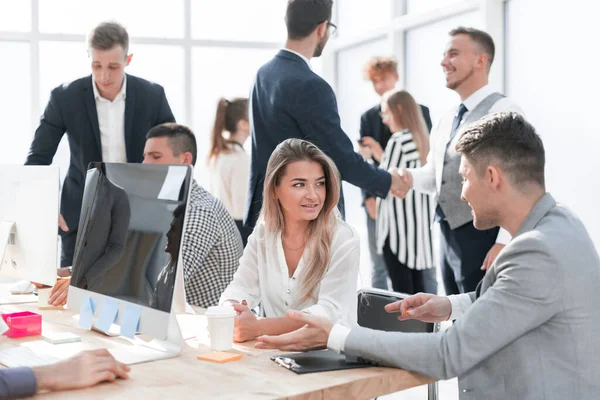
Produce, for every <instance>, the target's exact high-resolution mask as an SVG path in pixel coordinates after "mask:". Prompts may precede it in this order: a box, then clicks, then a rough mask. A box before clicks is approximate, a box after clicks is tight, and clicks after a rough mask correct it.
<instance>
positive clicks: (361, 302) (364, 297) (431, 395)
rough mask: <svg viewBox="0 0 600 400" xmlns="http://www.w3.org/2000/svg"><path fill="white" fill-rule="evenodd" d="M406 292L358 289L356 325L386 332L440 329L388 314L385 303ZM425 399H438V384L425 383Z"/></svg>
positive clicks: (402, 295)
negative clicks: (400, 319) (402, 319)
mask: <svg viewBox="0 0 600 400" xmlns="http://www.w3.org/2000/svg"><path fill="white" fill-rule="evenodd" d="M408 296H409V295H408V294H404V293H397V292H391V291H388V290H381V289H374V288H365V289H361V290H359V291H358V325H360V326H362V327H364V328H370V329H376V330H379V331H386V332H411V333H415V332H417V333H418V332H428V333H435V332H438V331H439V329H440V324H438V323H435V324H434V323H427V322H421V321H417V320H407V321H398V319H397V315H396V314H388V313H387V312H386V311H385V309H384V308H383V307H384V306H385V305H386V304H389V303H392V302H395V301H398V300H402V299H404V298H406V297H408ZM427 399H428V400H438V384H437V382H433V383H430V384H428V385H427Z"/></svg>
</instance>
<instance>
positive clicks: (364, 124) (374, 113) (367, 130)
mask: <svg viewBox="0 0 600 400" xmlns="http://www.w3.org/2000/svg"><path fill="white" fill-rule="evenodd" d="M420 107H421V113H422V114H423V119H424V120H425V125H427V131H428V132H431V126H432V125H431V116H430V115H429V108H427V107H425V106H424V105H420ZM380 112H381V104H377V105H376V106H373V107H371V108H369V109H368V110H367V111H365V112H364V113H363V115H361V116H360V137H361V138H363V137H365V136H370V137H372V138H373V139H375V140H376V141H378V142H379V144H381V148H382V149H383V150H385V146H386V145H387V142H388V141H389V140H390V137H392V133H391V132H390V128H388V127H387V125H385V124H384V123H383V121H382V120H381V116H380V115H379V113H380ZM373 163H374V164H375V165H379V163H378V162H377V161H375V160H373ZM369 197H375V195H373V194H372V193H369V192H368V191H366V190H363V200H366V199H368V198H369Z"/></svg>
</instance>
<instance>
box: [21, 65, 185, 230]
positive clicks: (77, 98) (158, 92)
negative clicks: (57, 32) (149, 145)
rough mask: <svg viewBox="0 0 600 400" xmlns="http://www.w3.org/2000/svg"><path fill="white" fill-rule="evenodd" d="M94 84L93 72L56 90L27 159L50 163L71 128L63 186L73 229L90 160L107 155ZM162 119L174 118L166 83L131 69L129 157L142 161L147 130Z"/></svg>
mask: <svg viewBox="0 0 600 400" xmlns="http://www.w3.org/2000/svg"><path fill="white" fill-rule="evenodd" d="M92 84H93V83H92V77H91V75H90V76H87V77H85V78H80V79H77V80H76V81H73V82H71V83H68V84H64V85H61V86H58V87H57V88H55V89H53V90H52V92H51V94H50V100H49V101H48V105H47V106H46V109H45V110H44V114H43V115H42V117H41V119H40V126H39V127H38V128H37V130H36V131H35V136H34V138H33V142H32V143H31V148H30V149H29V155H28V156H27V161H26V162H25V164H26V165H49V164H51V163H52V159H53V158H54V155H55V154H56V149H57V148H58V145H59V143H60V141H61V139H62V137H63V135H64V134H65V132H66V133H67V138H68V140H69V148H70V151H71V161H70V165H69V170H68V172H67V175H66V176H65V181H64V185H63V188H62V197H61V201H60V210H61V214H62V215H63V217H64V218H65V221H66V223H67V225H68V226H69V229H70V230H76V229H77V226H78V225H79V214H80V212H81V201H82V197H83V188H84V184H85V176H86V173H87V169H88V165H89V164H90V163H91V162H95V161H103V160H102V147H101V143H100V128H99V124H98V113H97V112H96V100H95V99H94V89H93V87H92ZM163 122H175V117H173V113H172V112H171V108H170V107H169V103H168V102H167V98H166V96H165V91H164V89H163V87H162V86H160V85H157V84H155V83H152V82H148V81H147V80H144V79H141V78H138V77H135V76H132V75H129V74H127V88H126V92H125V121H124V123H125V147H126V151H127V162H132V163H140V162H142V161H143V159H144V145H145V143H146V134H147V133H148V131H149V130H150V129H151V128H153V127H154V126H156V125H159V124H162V123H163Z"/></svg>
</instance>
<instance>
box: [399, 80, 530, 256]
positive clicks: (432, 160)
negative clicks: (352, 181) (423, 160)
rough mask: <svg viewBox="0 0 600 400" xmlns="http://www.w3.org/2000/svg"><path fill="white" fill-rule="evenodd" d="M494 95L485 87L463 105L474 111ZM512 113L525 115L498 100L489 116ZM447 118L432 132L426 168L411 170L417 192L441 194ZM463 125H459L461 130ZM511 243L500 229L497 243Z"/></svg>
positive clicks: (508, 103)
mask: <svg viewBox="0 0 600 400" xmlns="http://www.w3.org/2000/svg"><path fill="white" fill-rule="evenodd" d="M492 93H494V90H492V89H491V88H490V86H489V85H485V86H483V87H481V88H480V89H478V90H477V91H475V92H474V93H473V94H472V95H470V96H469V97H468V98H466V99H465V101H463V104H464V105H465V107H467V110H474V109H475V107H477V105H479V103H481V102H482V101H483V100H484V99H485V98H486V97H488V96H489V95H490V94H492ZM458 107H459V105H457V106H455V107H454V108H453V109H452V110H450V111H449V112H450V113H452V115H453V116H456V114H457V113H458ZM510 111H513V112H517V113H519V114H521V115H525V114H524V113H523V110H521V108H520V107H519V106H518V105H517V104H516V103H515V102H514V101H512V100H510V99H509V98H507V97H504V98H502V99H500V100H498V101H497V102H496V103H495V104H494V105H493V106H492V108H490V110H489V113H488V114H489V115H491V114H495V113H498V112H510ZM469 112H470V111H467V112H466V113H465V114H464V115H463V117H462V120H461V125H462V121H466V120H467V118H468V116H469ZM447 117H448V116H446V117H444V118H442V119H441V120H440V122H438V123H437V125H436V126H435V127H434V128H433V130H432V132H431V137H430V144H431V145H430V150H429V155H428V156H427V164H425V166H423V167H421V168H416V169H411V170H410V172H411V174H412V178H413V187H414V189H415V190H417V191H421V192H428V193H439V191H440V186H441V180H442V170H443V168H444V157H445V154H446V144H447V143H448V139H449V138H450V131H449V130H448V131H447V132H441V131H440V125H443V124H441V121H444V120H446V119H447ZM461 125H459V128H460V126H461ZM459 132H460V131H459ZM459 138H460V135H455V136H454V138H453V139H452V142H451V144H450V145H451V146H454V145H456V143H457V142H458V140H459ZM509 241H510V234H509V233H508V232H507V231H505V230H504V229H500V231H499V232H498V238H497V239H496V242H498V243H502V244H506V243H508V242H509Z"/></svg>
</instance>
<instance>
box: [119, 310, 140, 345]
mask: <svg viewBox="0 0 600 400" xmlns="http://www.w3.org/2000/svg"><path fill="white" fill-rule="evenodd" d="M141 315H142V309H141V308H140V307H137V306H134V305H133V304H125V312H124V313H123V315H122V316H121V335H122V336H125V337H128V338H130V339H133V336H134V335H135V333H136V332H137V331H138V329H139V328H140V316H141Z"/></svg>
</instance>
